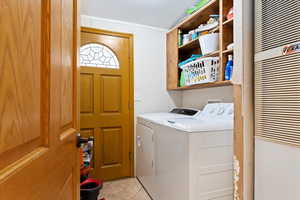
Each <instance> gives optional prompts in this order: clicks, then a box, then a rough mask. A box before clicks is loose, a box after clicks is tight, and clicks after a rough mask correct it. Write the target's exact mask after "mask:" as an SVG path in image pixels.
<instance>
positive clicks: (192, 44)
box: [179, 37, 200, 50]
mask: <svg viewBox="0 0 300 200" xmlns="http://www.w3.org/2000/svg"><path fill="white" fill-rule="evenodd" d="M197 47H198V48H200V45H199V37H198V38H196V39H194V40H191V41H189V42H188V43H186V44H184V45H182V46H180V47H179V49H180V50H188V49H194V48H197Z"/></svg>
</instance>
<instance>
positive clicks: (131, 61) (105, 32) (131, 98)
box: [79, 27, 135, 177]
mask: <svg viewBox="0 0 300 200" xmlns="http://www.w3.org/2000/svg"><path fill="white" fill-rule="evenodd" d="M82 32H85V33H95V34H101V35H108V36H116V37H123V38H127V39H128V40H129V68H130V69H129V120H130V122H129V124H130V125H129V134H130V138H129V139H130V152H129V154H130V155H128V156H130V176H131V177H133V176H134V163H135V161H134V159H135V156H134V155H135V152H134V44H133V34H131V33H120V32H114V31H108V30H103V29H95V28H90V27H81V31H80V33H82ZM79 44H80V43H79ZM79 48H80V45H79ZM79 98H80V96H79Z"/></svg>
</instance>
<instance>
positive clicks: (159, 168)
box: [137, 103, 233, 200]
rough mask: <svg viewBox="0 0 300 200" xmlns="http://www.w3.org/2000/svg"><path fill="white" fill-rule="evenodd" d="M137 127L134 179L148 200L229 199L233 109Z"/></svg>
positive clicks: (216, 108)
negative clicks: (147, 196) (139, 183)
mask: <svg viewBox="0 0 300 200" xmlns="http://www.w3.org/2000/svg"><path fill="white" fill-rule="evenodd" d="M137 126H138V127H137V137H138V138H137V176H138V178H139V180H140V181H141V183H142V184H143V185H144V187H145V188H146V190H147V191H148V192H149V193H150V195H151V196H152V198H153V199H154V200H170V199H172V200H182V199H185V200H207V199H215V200H232V199H233V188H232V185H233V173H232V171H233V166H232V165H233V164H232V157H233V104H224V103H218V104H208V105H207V106H206V107H205V108H204V110H203V111H202V112H201V113H200V114H199V113H198V114H197V115H195V116H192V117H191V116H189V117H187V116H184V117H179V116H178V117H175V118H174V117H171V116H170V117H169V118H161V119H160V121H159V123H158V122H157V121H149V120H147V119H146V118H142V117H141V118H139V119H138V125H137ZM149 135H151V136H150V137H149ZM149 152H151V153H149ZM149 160H151V161H149Z"/></svg>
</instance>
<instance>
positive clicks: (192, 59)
mask: <svg viewBox="0 0 300 200" xmlns="http://www.w3.org/2000/svg"><path fill="white" fill-rule="evenodd" d="M201 57H202V55H200V54H193V55H192V56H191V57H190V58H189V59H187V60H184V61H182V62H181V63H179V64H178V67H179V68H182V66H184V65H186V64H188V63H189V62H193V61H194V60H197V59H198V58H201Z"/></svg>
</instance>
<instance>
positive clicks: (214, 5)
mask: <svg viewBox="0 0 300 200" xmlns="http://www.w3.org/2000/svg"><path fill="white" fill-rule="evenodd" d="M232 7H233V0H226V1H225V0H211V1H210V2H209V3H207V4H206V5H205V6H204V7H202V8H201V9H199V10H198V11H196V12H195V13H194V14H192V15H191V16H189V17H187V18H186V19H185V20H183V21H182V22H181V23H179V24H178V25H177V26H175V27H174V28H173V29H172V30H171V31H170V32H169V33H168V34H167V89H168V90H188V89H196V88H207V87H220V86H228V85H232V84H231V81H225V80H224V72H225V66H226V63H227V57H228V55H229V54H233V50H227V49H226V48H227V46H228V45H229V44H230V43H232V42H233V24H234V23H233V22H234V19H231V20H226V14H227V13H228V12H229V10H230V8H232ZM211 14H219V15H220V22H219V26H218V27H216V28H215V29H213V30H211V31H210V32H218V33H219V34H220V41H219V46H220V49H219V50H218V51H216V52H212V53H210V54H209V55H205V56H203V57H212V56H213V57H215V56H218V57H219V58H220V69H219V78H218V81H217V82H213V83H205V84H196V85H191V86H184V87H179V79H180V73H181V70H180V69H179V68H178V63H180V62H181V61H183V60H186V59H188V58H189V57H190V56H191V55H192V54H201V49H200V44H199V40H198V38H196V39H195V40H192V41H190V42H188V43H187V44H184V45H182V46H178V31H179V30H181V31H182V32H183V33H188V32H189V31H190V30H194V29H196V28H197V27H198V26H199V25H200V24H204V23H206V22H207V21H208V19H209V15H211Z"/></svg>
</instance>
